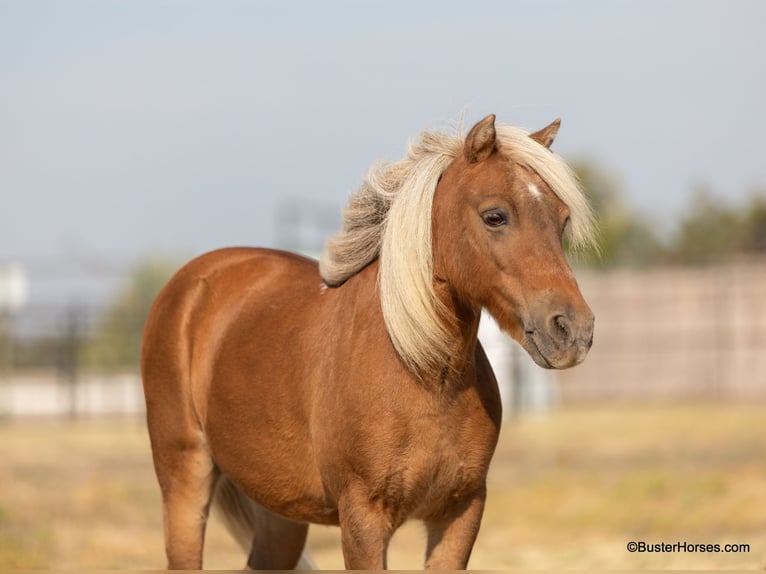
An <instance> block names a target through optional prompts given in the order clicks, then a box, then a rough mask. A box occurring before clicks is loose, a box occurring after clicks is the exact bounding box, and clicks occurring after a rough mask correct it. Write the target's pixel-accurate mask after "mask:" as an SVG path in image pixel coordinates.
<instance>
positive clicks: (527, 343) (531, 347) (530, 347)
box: [521, 333, 556, 369]
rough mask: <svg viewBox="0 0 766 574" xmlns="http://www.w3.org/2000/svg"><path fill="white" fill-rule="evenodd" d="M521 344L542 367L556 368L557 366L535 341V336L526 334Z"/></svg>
mask: <svg viewBox="0 0 766 574" xmlns="http://www.w3.org/2000/svg"><path fill="white" fill-rule="evenodd" d="M521 346H522V347H524V350H525V351H526V352H527V354H528V355H529V356H530V357H532V360H533V361H534V362H535V363H536V364H537V365H538V366H540V367H542V368H544V369H555V368H556V367H555V366H553V364H552V363H551V362H550V361H549V360H548V359H547V358H546V357H545V355H543V353H542V351H540V348H539V347H538V346H537V343H535V340H534V338H533V336H531V335H528V334H526V333H525V334H524V338H523V339H522V340H521Z"/></svg>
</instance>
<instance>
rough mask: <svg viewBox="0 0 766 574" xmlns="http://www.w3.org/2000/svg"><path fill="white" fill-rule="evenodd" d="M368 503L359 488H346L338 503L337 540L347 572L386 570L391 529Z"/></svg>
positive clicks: (378, 510) (370, 503) (364, 489)
mask: <svg viewBox="0 0 766 574" xmlns="http://www.w3.org/2000/svg"><path fill="white" fill-rule="evenodd" d="M376 506H377V505H376V504H374V503H373V502H372V501H371V500H370V496H369V494H368V492H367V489H366V488H364V487H363V486H362V485H357V486H353V487H349V488H348V489H347V490H346V492H345V493H344V494H343V496H342V497H340V499H339V500H338V518H339V520H340V540H341V544H342V546H343V559H344V561H345V564H346V569H347V570H385V569H386V564H387V552H388V543H389V542H390V540H391V535H392V534H393V532H394V526H393V525H392V524H391V521H390V520H389V519H388V518H387V517H386V515H385V514H384V513H383V512H381V510H380V509H379V508H376Z"/></svg>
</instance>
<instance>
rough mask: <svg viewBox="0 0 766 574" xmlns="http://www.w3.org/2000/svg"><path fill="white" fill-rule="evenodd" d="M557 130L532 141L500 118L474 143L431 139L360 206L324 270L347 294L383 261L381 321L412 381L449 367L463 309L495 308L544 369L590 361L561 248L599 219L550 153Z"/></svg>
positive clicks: (589, 237)
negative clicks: (354, 280)
mask: <svg viewBox="0 0 766 574" xmlns="http://www.w3.org/2000/svg"><path fill="white" fill-rule="evenodd" d="M558 127H559V122H558V121H556V122H554V123H552V124H551V125H549V126H548V127H546V128H544V129H543V130H540V131H539V132H535V133H533V134H529V133H527V132H525V131H523V130H520V129H517V128H512V127H508V126H495V117H494V115H491V116H488V117H486V118H484V119H483V120H481V121H480V122H478V123H477V124H476V125H475V126H474V127H473V128H472V129H471V130H470V131H469V133H468V135H467V136H466V138H465V140H463V139H462V138H460V137H457V136H451V135H446V134H441V133H424V134H423V135H422V137H421V139H420V141H418V142H416V143H413V144H411V145H410V149H409V155H408V157H407V158H405V159H404V160H402V161H399V162H396V163H393V164H388V165H383V166H378V167H376V168H374V169H373V170H372V171H371V172H370V175H369V176H368V178H367V180H366V181H365V183H364V184H363V185H362V187H361V188H360V190H359V191H357V193H356V194H354V195H353V196H352V198H351V201H350V203H349V207H348V208H347V209H346V211H345V213H344V229H343V231H341V233H339V234H338V235H337V236H336V237H335V238H333V239H332V240H331V241H330V242H329V243H328V247H327V249H326V251H325V253H324V255H323V257H322V259H321V261H320V271H321V273H322V276H323V278H324V280H325V281H326V282H327V284H328V285H339V284H341V283H343V282H344V281H345V280H346V279H347V278H348V277H350V276H351V275H353V274H354V273H356V272H357V271H359V270H360V269H361V268H363V267H364V266H365V265H367V264H368V263H369V262H370V261H372V260H374V259H375V258H376V257H379V258H380V270H379V288H380V299H381V307H382V310H383V317H384V319H385V322H386V326H387V328H388V332H389V335H390V337H391V341H392V343H393V344H394V347H395V348H396V349H397V351H398V353H399V355H400V357H401V358H402V360H403V361H404V362H405V363H406V364H407V365H408V366H409V367H410V368H412V369H413V370H414V371H417V372H420V373H423V372H426V373H428V372H430V373H437V372H439V371H440V370H441V369H443V368H444V366H445V365H446V364H447V363H448V361H449V357H450V353H451V352H452V351H453V350H454V344H455V337H456V332H459V331H460V329H459V327H460V326H459V325H456V322H457V321H458V318H457V317H456V316H455V311H454V309H455V305H459V306H462V307H464V308H466V309H473V310H478V309H479V308H481V307H483V308H486V309H487V310H488V311H489V312H490V313H491V314H492V315H493V316H494V317H495V319H496V320H497V321H498V323H499V324H500V326H501V327H502V328H503V329H504V330H505V331H506V332H508V333H509V334H510V335H511V336H512V337H513V338H514V339H516V340H517V341H518V342H519V343H520V344H521V345H522V346H523V347H524V348H525V349H526V350H527V352H528V353H529V354H530V356H531V357H532V358H533V359H534V360H535V362H536V363H537V364H538V365H540V366H542V367H546V368H566V367H571V366H573V365H576V364H578V363H580V362H581V361H582V360H583V359H584V358H585V356H586V354H587V352H588V350H589V349H590V346H591V343H592V340H593V313H592V312H591V310H590V308H589V307H588V305H587V304H586V303H585V301H584V299H583V297H582V295H581V294H580V291H579V288H578V286H577V283H576V281H575V278H574V275H573V274H572V270H571V268H570V266H569V264H568V263H567V260H566V258H565V256H564V251H563V247H562V239H563V237H564V235H565V234H566V233H568V234H569V239H570V243H571V244H572V245H573V246H574V247H578V246H584V245H588V244H590V243H592V242H593V240H594V239H593V238H594V231H593V218H592V214H591V210H590V207H589V206H588V203H587V201H586V199H585V197H584V195H583V194H582V192H581V190H580V188H579V186H578V183H577V179H576V177H575V176H574V174H573V173H572V171H571V169H570V168H569V167H568V166H567V165H566V163H564V161H563V160H562V159H561V158H560V157H559V156H557V155H556V154H554V153H553V152H551V151H550V149H549V147H550V145H551V143H552V142H553V139H554V138H555V136H556V133H557V131H558ZM451 303H453V304H451Z"/></svg>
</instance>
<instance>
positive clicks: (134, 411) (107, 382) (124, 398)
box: [0, 374, 144, 417]
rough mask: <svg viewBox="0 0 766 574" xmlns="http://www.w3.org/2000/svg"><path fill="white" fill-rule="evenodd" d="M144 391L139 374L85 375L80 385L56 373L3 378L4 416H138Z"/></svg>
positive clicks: (0, 383)
mask: <svg viewBox="0 0 766 574" xmlns="http://www.w3.org/2000/svg"><path fill="white" fill-rule="evenodd" d="M143 412H144V393H143V390H142V388H141V380H140V378H139V377H138V375H134V374H126V375H108V376H94V375H84V376H82V377H81V378H79V379H78V380H77V383H76V384H68V383H65V382H62V380H61V379H60V378H58V377H55V376H17V377H10V378H0V416H12V417H19V416H33V415H47V416H94V415H138V414H141V413H143Z"/></svg>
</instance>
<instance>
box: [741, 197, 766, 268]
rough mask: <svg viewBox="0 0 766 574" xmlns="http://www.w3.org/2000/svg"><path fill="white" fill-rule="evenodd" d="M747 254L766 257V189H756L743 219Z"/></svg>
mask: <svg viewBox="0 0 766 574" xmlns="http://www.w3.org/2000/svg"><path fill="white" fill-rule="evenodd" d="M743 220H744V221H743V224H744V235H745V240H744V242H745V244H744V250H745V252H747V253H749V254H752V255H766V189H758V188H756V189H754V190H753V191H752V192H751V195H750V200H749V202H748V204H747V206H746V209H745V214H744V217H743Z"/></svg>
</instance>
